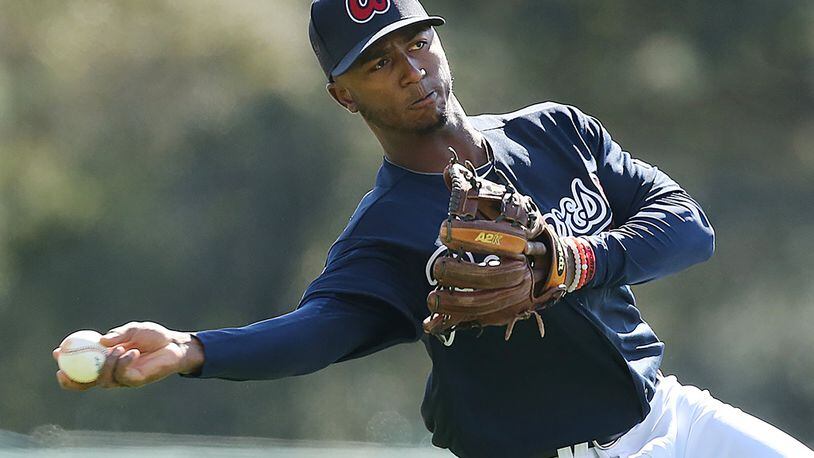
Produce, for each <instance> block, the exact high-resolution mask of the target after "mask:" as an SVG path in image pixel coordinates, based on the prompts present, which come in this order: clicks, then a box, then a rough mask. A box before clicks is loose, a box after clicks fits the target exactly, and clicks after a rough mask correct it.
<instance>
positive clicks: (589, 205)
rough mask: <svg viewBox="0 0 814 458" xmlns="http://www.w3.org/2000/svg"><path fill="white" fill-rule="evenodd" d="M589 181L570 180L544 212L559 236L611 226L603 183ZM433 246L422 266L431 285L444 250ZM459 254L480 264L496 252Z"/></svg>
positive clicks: (592, 232) (437, 242)
mask: <svg viewBox="0 0 814 458" xmlns="http://www.w3.org/2000/svg"><path fill="white" fill-rule="evenodd" d="M591 181H593V184H594V185H595V186H596V189H597V191H592V190H591V189H590V188H588V187H587V186H585V183H583V182H582V180H580V179H579V178H575V179H574V181H572V182H571V196H570V197H563V198H562V199H560V202H559V206H558V207H557V208H552V209H551V211H550V212H548V213H546V214H545V215H543V219H544V220H545V221H546V222H547V223H548V224H551V225H553V226H554V229H555V230H556V231H557V234H559V235H560V236H561V237H564V236H566V235H573V236H578V235H591V234H596V233H597V232H600V231H602V230H603V229H605V228H607V227H608V226H610V224H611V222H612V215H611V211H610V208H609V206H608V202H607V199H605V195H604V191H603V190H602V186H601V184H600V183H599V178H598V177H597V176H596V175H594V174H591ZM435 246H436V247H437V248H436V249H435V252H434V253H433V254H432V256H430V259H429V260H427V265H426V267H425V268H424V274H425V275H426V276H427V282H429V284H430V286H436V285H437V284H438V282H437V281H436V280H435V277H434V276H433V274H432V266H433V264H435V261H436V260H437V259H438V258H440V257H441V256H444V255H446V254H447V247H446V246H444V245H443V244H442V243H441V241H440V240H436V241H435ZM462 255H463V256H465V257H466V258H467V259H468V260H469V261H470V262H479V263H480V264H481V265H486V263H488V262H490V261H492V260H498V259H499V258H498V257H497V256H495V255H488V256H486V257H484V258H482V259H480V256H479V257H478V258H476V257H475V256H474V255H473V254H472V253H470V252H464V253H463V254H462ZM456 256H457V255H456Z"/></svg>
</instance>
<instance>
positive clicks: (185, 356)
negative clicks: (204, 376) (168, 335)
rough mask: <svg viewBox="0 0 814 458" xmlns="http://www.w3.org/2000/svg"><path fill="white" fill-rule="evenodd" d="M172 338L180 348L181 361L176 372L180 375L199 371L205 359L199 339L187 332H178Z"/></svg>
mask: <svg viewBox="0 0 814 458" xmlns="http://www.w3.org/2000/svg"><path fill="white" fill-rule="evenodd" d="M173 340H174V341H175V343H176V344H177V345H178V346H179V347H180V348H181V362H180V363H179V367H178V370H177V372H178V373H179V374H182V375H189V374H193V373H197V372H200V370H201V367H203V363H204V360H205V357H204V348H203V344H201V341H200V340H198V338H197V337H195V336H193V335H192V334H191V333H189V332H179V333H178V335H177V336H176V337H175V338H174V339H173Z"/></svg>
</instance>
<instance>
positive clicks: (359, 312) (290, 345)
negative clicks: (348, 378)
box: [195, 294, 412, 380]
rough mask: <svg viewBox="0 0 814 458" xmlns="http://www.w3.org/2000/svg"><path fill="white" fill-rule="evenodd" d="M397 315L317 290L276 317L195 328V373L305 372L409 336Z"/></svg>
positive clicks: (261, 375)
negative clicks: (200, 355) (199, 348)
mask: <svg viewBox="0 0 814 458" xmlns="http://www.w3.org/2000/svg"><path fill="white" fill-rule="evenodd" d="M401 320H403V318H402V317H401V315H400V314H399V313H398V312H397V311H395V310H393V309H392V308H389V307H385V306H382V305H381V304H379V303H377V302H376V301H375V300H370V299H365V298H364V297H356V298H352V297H349V296H343V295H331V294H325V295H321V296H320V297H316V298H313V299H311V300H308V301H306V302H304V303H302V304H301V306H300V307H299V308H298V309H297V310H295V311H293V312H291V313H288V314H285V315H282V316H279V317H276V318H272V319H268V320H264V321H260V322H257V323H254V324H250V325H248V326H243V327H238V328H225V329H216V330H211V331H202V332H197V333H195V337H197V338H198V340H200V341H201V343H202V344H203V347H204V355H205V361H204V365H203V367H202V368H201V371H200V373H198V374H195V377H200V378H221V379H227V380H264V379H277V378H282V377H288V376H292V375H302V374H308V373H311V372H315V371H317V370H319V369H322V368H324V367H326V366H328V365H329V364H332V363H335V362H339V361H344V360H348V359H352V358H357V357H360V356H364V355H367V354H369V353H373V352H375V351H378V350H381V349H383V348H386V347H389V346H391V345H395V344H397V343H399V342H404V341H409V340H412V339H411V336H410V335H409V334H410V333H405V331H404V329H405V328H404V327H403V326H399V324H401V323H400V321H401ZM408 329H409V328H408Z"/></svg>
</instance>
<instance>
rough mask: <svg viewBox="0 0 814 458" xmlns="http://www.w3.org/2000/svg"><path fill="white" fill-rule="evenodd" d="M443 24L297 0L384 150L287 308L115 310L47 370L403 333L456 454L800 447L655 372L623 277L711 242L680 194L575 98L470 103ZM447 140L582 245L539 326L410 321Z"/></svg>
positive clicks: (306, 356) (407, 1) (289, 349)
mask: <svg viewBox="0 0 814 458" xmlns="http://www.w3.org/2000/svg"><path fill="white" fill-rule="evenodd" d="M443 23H444V20H443V19H442V18H440V17H437V16H428V15H427V14H426V12H425V11H424V9H423V7H422V6H421V5H420V4H419V3H418V1H417V0H398V1H396V0H367V1H363V0H316V1H314V2H313V4H312V9H311V23H310V28H309V32H310V37H311V42H312V45H313V48H314V51H315V53H316V55H317V58H318V60H319V62H320V64H321V66H322V68H323V70H324V72H325V75H326V78H327V79H328V85H327V89H328V92H329V93H330V95H331V96H332V97H333V98H334V100H336V102H337V103H339V104H340V105H341V106H342V107H344V108H345V109H347V110H348V111H349V112H351V113H359V114H361V116H362V118H363V119H364V121H365V122H366V123H367V125H368V126H369V127H370V130H371V131H372V132H373V134H374V135H375V136H376V138H377V139H378V140H379V143H380V144H381V145H382V148H383V150H384V155H385V159H384V162H383V164H382V166H381V169H380V171H379V174H378V176H377V179H376V186H375V188H374V189H373V190H372V191H371V192H370V193H368V194H367V195H366V196H365V197H364V199H363V200H362V202H361V203H360V205H359V207H358V208H357V210H356V212H355V213H354V215H353V217H352V218H351V220H350V222H349V224H348V226H347V228H346V229H345V230H344V232H343V233H342V235H341V236H340V237H339V239H338V240H337V241H336V243H335V244H334V245H333V246H332V247H331V250H330V252H329V253H328V259H327V262H326V266H325V269H324V271H323V272H322V274H321V275H320V276H319V277H318V278H317V279H316V280H314V282H313V283H311V285H310V286H309V287H308V289H307V290H306V291H305V294H304V295H303V298H302V301H301V303H300V304H299V307H298V308H297V310H295V311H294V312H291V313H289V314H287V315H284V316H281V317H277V318H274V319H270V320H266V321H263V322H260V323H255V324H252V325H249V326H246V327H243V328H237V329H219V330H212V331H203V332H197V333H194V334H190V333H183V332H177V331H171V330H168V329H166V328H164V327H162V326H160V325H158V324H155V323H130V324H127V325H124V326H122V327H120V328H117V329H114V330H112V331H111V332H109V333H108V334H107V335H106V336H105V339H104V342H103V343H105V344H106V345H108V346H110V347H113V350H112V351H111V353H110V356H109V357H108V360H107V362H106V364H105V366H104V368H103V371H102V375H101V376H100V378H99V380H98V381H97V382H94V383H92V384H88V385H80V384H76V383H74V382H71V381H70V380H68V379H67V378H66V377H65V376H64V374H62V373H61V372H58V373H57V378H58V380H59V383H60V384H61V385H62V386H63V387H64V388H66V389H76V390H83V389H88V388H90V387H92V386H102V387H114V386H139V385H143V384H146V383H150V382H153V381H156V380H159V379H161V378H164V377H166V376H168V375H170V374H174V373H180V374H183V375H185V376H193V377H204V378H223V379H231V380H250V379H253V380H254V379H273V378H280V377H285V376H289V375H295V374H304V373H309V372H313V371H316V370H318V369H320V368H323V367H325V366H327V365H329V364H331V363H334V362H337V361H342V360H347V359H351V358H357V357H360V356H363V355H367V354H370V353H372V352H375V351H377V350H380V349H383V348H386V347H388V346H392V345H395V344H397V343H401V342H411V341H416V340H418V339H421V340H422V342H423V343H424V345H425V347H426V349H427V352H428V353H429V355H430V357H431V359H432V362H433V370H432V373H431V376H430V378H429V380H428V383H427V391H426V394H425V400H424V403H423V405H422V409H421V413H422V415H423V417H424V420H425V422H426V425H427V428H428V429H429V430H431V431H432V432H433V443H434V444H436V445H438V446H440V447H445V448H449V449H450V450H451V451H453V452H454V453H455V454H457V455H459V456H467V457H496V456H511V457H526V456H535V457H537V456H540V457H547V456H572V455H574V456H599V457H627V456H686V457H694V458H695V457H724V456H731V457H750V456H754V457H775V456H776V457H780V456H794V457H802V456H811V455H812V452H811V451H810V450H808V449H807V448H806V447H805V446H803V445H802V444H800V443H799V442H797V441H796V440H794V439H793V438H791V437H789V436H787V435H786V434H784V433H782V432H781V431H779V430H777V429H775V428H774V427H772V426H770V425H768V424H766V423H764V422H762V421H760V420H758V419H755V418H753V417H751V416H749V415H747V414H745V413H743V412H741V411H740V410H738V409H735V408H733V407H731V406H728V405H726V404H723V403H721V402H719V401H717V400H715V399H713V398H712V397H710V395H709V393H707V392H706V391H704V392H702V391H700V390H698V389H696V388H694V387H689V386H682V385H680V384H679V383H678V382H677V381H676V379H675V377H672V376H671V377H664V376H662V375H661V373H660V372H659V366H660V363H661V358H662V354H663V344H662V343H661V342H660V341H659V340H658V338H657V337H656V335H655V334H654V333H653V331H652V330H651V328H650V327H649V326H648V325H647V323H645V322H644V321H643V320H642V319H641V317H640V315H639V312H638V310H637V309H636V307H635V304H634V299H633V295H632V293H631V290H630V287H629V286H628V285H631V284H636V283H642V282H646V281H649V280H653V279H656V278H659V277H662V276H664V275H667V274H670V273H673V272H676V271H679V270H682V269H684V268H687V267H689V266H690V265H692V264H695V263H698V262H701V261H704V260H706V259H707V258H709V256H711V254H712V251H713V243H714V242H713V240H714V237H713V231H712V228H711V226H710V224H709V222H708V221H707V218H706V216H705V215H704V213H703V211H702V210H701V208H700V207H699V206H698V204H697V203H696V202H695V201H694V200H693V199H692V198H691V197H690V196H689V195H688V194H687V193H686V192H684V191H683V190H682V189H681V188H680V187H679V186H678V185H677V184H676V183H675V182H674V181H673V180H671V179H670V178H669V177H668V176H667V175H665V174H664V173H663V172H661V171H659V170H658V169H656V168H655V167H652V166H650V165H648V164H646V163H644V162H641V161H638V160H635V159H632V158H631V157H630V155H629V154H627V153H626V152H624V151H622V149H621V148H620V147H619V145H618V144H616V143H615V142H614V141H613V140H612V139H611V137H610V135H609V134H608V133H607V132H606V131H605V129H604V128H603V127H602V126H601V125H600V123H599V122H598V121H597V120H596V119H594V118H592V117H590V116H587V115H585V114H583V113H582V112H580V111H579V110H577V109H576V108H573V107H569V106H564V105H558V104H553V103H546V104H540V105H534V106H530V107H528V108H526V109H524V110H521V111H518V112H515V113H510V114H505V115H483V116H475V117H470V116H468V115H467V114H466V113H465V112H464V110H463V108H462V107H461V105H460V103H459V102H458V100H457V98H456V97H455V95H454V93H453V90H452V75H451V72H450V68H449V64H448V62H447V58H446V55H445V54H444V50H443V47H442V46H441V41H440V39H439V37H438V35H437V34H436V32H435V29H434V27H435V26H440V25H442V24H443ZM450 147H452V148H453V149H454V150H455V151H456V152H457V154H458V156H459V158H460V160H461V161H470V162H471V163H472V164H473V165H474V167H475V173H476V174H477V175H479V176H482V177H485V178H487V179H491V180H493V181H498V179H499V177H500V176H505V177H506V179H508V180H509V181H510V182H511V184H512V186H514V187H515V188H517V190H518V191H519V192H520V193H522V194H524V195H526V196H529V197H531V199H532V200H533V201H534V202H535V203H536V205H537V206H538V207H539V208H540V209H541V213H542V214H543V218H544V220H545V222H546V223H547V224H549V225H551V226H552V227H553V228H554V229H555V231H556V233H557V236H558V237H561V238H563V239H568V240H569V242H568V243H575V244H577V245H574V246H578V247H581V248H578V249H577V252H579V253H590V255H589V256H588V255H587V254H586V258H584V259H588V260H589V261H590V263H588V262H587V261H586V264H585V265H586V266H588V265H589V266H590V268H589V269H588V270H584V272H588V271H590V275H587V274H584V275H583V276H582V277H581V280H579V281H576V280H575V281H573V282H572V283H573V284H571V285H567V286H568V288H567V289H568V291H569V292H568V293H566V294H565V296H564V297H563V298H562V299H561V300H559V301H558V302H557V303H556V304H554V305H553V306H551V307H548V308H545V309H544V310H540V311H539V314H540V316H541V318H542V321H543V322H544V323H545V329H546V332H545V336H544V337H542V338H541V336H540V332H539V331H538V328H537V325H535V323H534V320H529V321H522V322H519V323H518V324H517V325H516V326H515V328H514V331H513V333H512V335H511V338H510V339H508V340H506V339H505V334H506V333H505V329H504V328H502V327H497V326H492V327H485V328H483V329H481V330H474V329H470V330H459V331H456V332H455V337H454V340H453V339H452V336H451V335H447V336H446V337H443V336H442V338H435V337H434V336H430V335H427V334H425V333H424V330H423V329H422V322H424V321H425V319H426V318H427V317H428V315H429V310H428V308H427V302H426V298H427V296H428V294H429V293H430V291H432V290H433V287H434V286H435V285H436V283H437V281H436V279H435V278H434V276H433V265H434V263H436V262H437V260H438V259H439V257H441V256H443V255H444V254H445V253H446V252H447V249H446V247H445V246H444V245H443V244H442V243H440V241H439V238H438V228H439V224H440V223H441V221H443V220H444V219H445V218H446V217H447V213H448V210H449V207H448V204H449V190H448V188H447V185H446V184H445V182H444V179H443V176H442V174H441V172H442V171H443V169H444V167H445V166H446V165H447V164H448V163H449V159H450V153H449V148H450ZM580 250H581V251H580ZM470 256H471V258H472V260H474V261H476V262H481V261H484V259H482V258H479V257H478V256H472V255H471V254H470ZM583 269H586V268H585V267H583ZM575 278H576V277H575ZM57 353H58V351H55V356H56V355H57Z"/></svg>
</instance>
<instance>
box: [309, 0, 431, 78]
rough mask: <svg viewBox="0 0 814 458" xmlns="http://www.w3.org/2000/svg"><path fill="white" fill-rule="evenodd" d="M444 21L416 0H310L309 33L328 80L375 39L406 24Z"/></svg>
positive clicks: (343, 70) (342, 69) (350, 62)
mask: <svg viewBox="0 0 814 458" xmlns="http://www.w3.org/2000/svg"><path fill="white" fill-rule="evenodd" d="M419 22H426V23H428V24H430V25H436V26H437V25H442V24H444V22H445V21H444V18H442V17H441V16H429V15H428V14H427V12H426V11H424V7H423V6H421V3H419V2H418V0H313V2H312V3H311V21H310V23H309V24H308V35H309V36H310V38H311V47H312V48H314V54H316V55H317V59H318V60H319V65H320V66H322V71H324V72H325V76H327V77H328V80H329V81H332V80H333V77H335V76H338V75H341V74H342V73H345V72H346V71H348V69H349V68H350V67H351V65H353V62H354V61H356V59H357V58H358V57H359V55H360V54H362V53H363V52H364V51H365V49H367V48H368V47H370V45H372V44H373V43H374V42H376V40H378V39H379V38H381V37H383V36H385V35H387V34H388V33H390V32H392V31H394V30H398V29H400V28H402V27H406V26H408V25H412V24H417V23H419Z"/></svg>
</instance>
